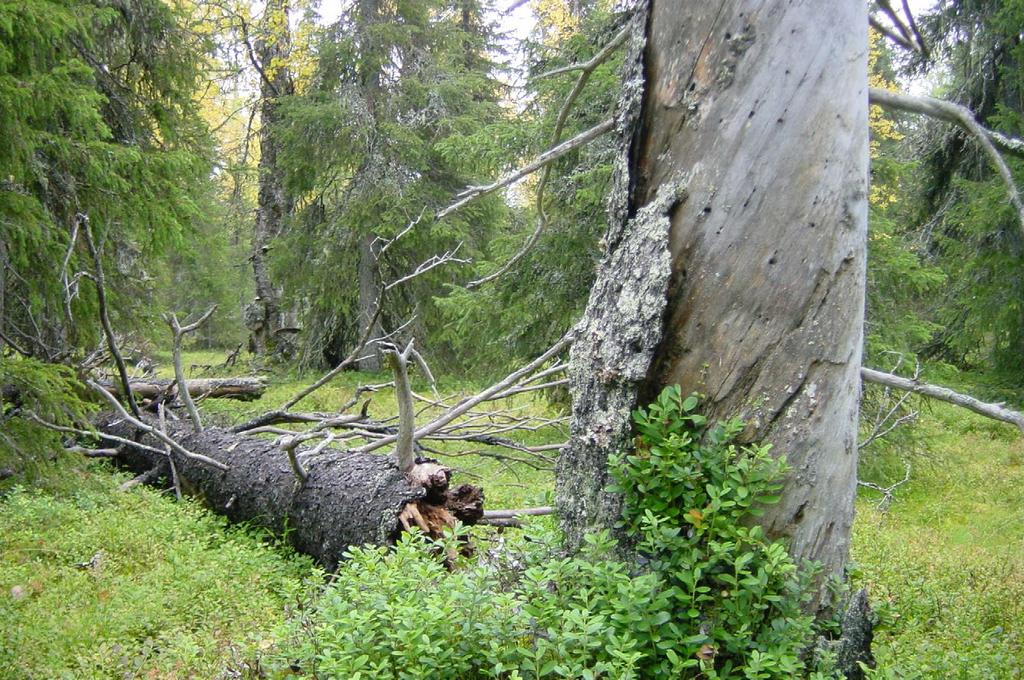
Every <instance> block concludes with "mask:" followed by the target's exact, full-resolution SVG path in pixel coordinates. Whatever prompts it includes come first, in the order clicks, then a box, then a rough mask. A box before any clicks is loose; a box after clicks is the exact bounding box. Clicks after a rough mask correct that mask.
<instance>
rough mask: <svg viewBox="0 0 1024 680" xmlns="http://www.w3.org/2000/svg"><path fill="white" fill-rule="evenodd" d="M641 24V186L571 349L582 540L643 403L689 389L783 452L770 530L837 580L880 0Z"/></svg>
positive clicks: (599, 519)
mask: <svg viewBox="0 0 1024 680" xmlns="http://www.w3.org/2000/svg"><path fill="white" fill-rule="evenodd" d="M645 27H646V29H647V30H646V39H647V45H646V49H645V51H644V52H643V60H642V61H641V62H639V63H640V65H641V67H642V69H643V73H644V76H645V82H646V85H645V89H644V90H643V95H642V106H643V108H642V115H641V118H640V120H639V121H637V124H634V125H630V124H629V120H630V117H629V114H628V111H629V110H631V109H632V108H633V107H634V106H635V104H631V102H632V101H633V100H634V99H635V97H636V94H635V90H636V87H637V86H636V85H635V81H636V77H637V75H636V74H637V63H636V62H631V61H629V60H627V68H628V70H627V73H626V83H627V88H626V99H625V102H624V104H625V106H624V108H625V110H626V111H627V113H626V114H624V115H623V121H624V125H623V128H622V133H623V139H624V140H625V143H624V153H623V156H622V159H621V161H620V163H621V165H622V166H623V167H624V168H625V170H626V172H627V173H628V174H626V176H627V177H628V178H629V179H628V182H624V181H622V180H621V179H620V180H619V181H618V183H617V185H616V192H615V194H614V196H613V199H612V202H611V227H610V232H609V233H610V235H609V239H608V241H609V255H608V256H607V257H606V258H605V260H604V262H603V263H602V265H601V268H600V271H599V274H598V279H597V284H596V286H595V291H594V294H593V295H591V298H590V302H589V303H588V307H587V311H586V312H585V315H584V319H583V321H582V322H581V326H582V328H583V329H584V332H583V333H581V340H583V343H581V344H580V346H579V347H574V351H573V365H572V370H571V375H572V386H573V395H574V410H573V423H572V433H573V436H572V443H571V444H570V448H569V451H568V454H567V455H565V456H563V458H564V460H563V461H562V462H561V464H560V470H559V510H560V512H561V513H562V516H563V526H564V528H565V530H566V533H567V535H568V536H569V542H570V546H572V545H575V544H578V541H579V537H580V536H581V535H582V531H584V530H585V529H586V527H587V526H590V525H595V524H596V525H599V526H610V525H611V524H612V522H613V521H614V519H616V518H617V516H616V514H615V512H616V511H615V500H614V499H611V498H609V495H608V494H606V493H604V492H603V487H604V484H605V478H606V474H607V469H606V461H607V455H608V454H609V453H612V452H614V451H616V450H620V449H621V448H622V447H623V446H624V445H625V444H626V437H628V434H629V411H630V409H631V408H633V407H635V406H636V405H637V404H638V403H645V402H647V401H649V400H650V399H651V398H652V397H653V396H654V395H656V393H657V392H658V391H659V390H660V388H661V387H662V386H664V385H667V384H680V385H681V386H682V388H683V390H684V391H698V392H701V393H703V394H705V395H706V396H707V401H706V404H705V408H706V410H707V411H708V415H709V416H710V417H711V418H724V417H732V416H739V417H741V418H743V419H744V420H746V421H747V423H748V426H747V429H746V430H745V432H744V433H743V438H744V439H745V440H746V441H767V442H770V443H772V444H773V445H774V450H775V452H776V453H777V454H779V455H785V456H786V458H787V460H788V462H789V464H790V466H791V468H792V472H791V474H790V475H789V477H788V479H787V481H786V487H785V490H784V496H783V500H782V501H781V502H780V503H779V504H778V505H774V506H771V507H770V508H768V511H767V513H766V514H765V516H764V517H763V519H762V522H763V523H764V525H765V527H766V528H767V529H768V531H769V534H770V535H772V536H774V537H777V536H786V537H788V538H789V539H790V544H791V551H792V552H793V554H794V555H795V557H796V558H797V559H804V558H806V559H812V560H818V561H820V562H822V563H823V565H824V567H825V570H826V573H835V574H839V573H841V571H842V568H843V566H844V564H845V560H846V556H847V551H848V543H849V532H850V528H851V525H852V520H853V498H854V494H855V491H856V460H857V455H856V434H857V409H858V385H859V369H860V354H861V343H862V327H863V307H864V267H865V244H866V226H867V191H866V190H867V157H868V147H867V129H868V128H867V30H866V27H867V14H866V6H863V5H861V4H858V3H848V2H825V3H823V2H797V3H783V2H754V1H752V0H750V1H746V2H744V1H739V0H733V1H728V2H723V3H714V4H702V3H686V4H682V5H680V4H679V3H675V2H669V1H668V0H655V1H654V2H652V3H651V5H650V18H649V21H647V22H646V23H645ZM862 29H863V30H862ZM639 37H640V36H639V35H638V30H637V31H635V35H634V38H635V39H634V48H633V49H634V55H636V54H639V52H638V50H637V48H636V43H637V42H638V40H637V39H638V38H639ZM620 174H622V171H621V169H620ZM666 186H667V187H668V188H669V190H668V192H667V193H668V195H669V196H671V197H673V198H672V200H671V201H668V202H666ZM680 187H683V188H685V190H686V195H685V197H684V196H683V195H682V194H681V193H680V191H679V189H680ZM684 198H685V200H683V199H684ZM652 207H653V208H654V209H653V211H652ZM652 212H653V213H654V214H652ZM658 215H664V218H661V217H658ZM659 230H665V233H664V234H663V235H659V234H658V232H659ZM644 234H648V235H647V236H646V237H644ZM642 239H644V242H645V243H647V244H648V245H647V247H642V246H641V245H640V240H642ZM659 239H664V240H665V242H666V243H667V251H668V252H667V254H663V253H661V252H659V250H658V248H659V245H658V244H660V242H661V241H659ZM664 258H669V260H670V263H671V264H670V268H671V274H670V276H666V273H665V271H664V266H663V264H662V262H663V260H664ZM662 307H663V308H664V314H662V311H661V309H662ZM652 315H656V316H657V319H658V321H655V323H654V324H653V326H654V327H655V328H658V327H660V328H659V329H658V330H652V329H651V327H650V326H649V325H648V324H650V323H651V321H650V317H651V316H652ZM641 329H642V330H641ZM652 343H656V346H655V347H653V348H652V346H651V344H652ZM640 373H643V375H640ZM581 490H582V493H583V498H582V499H578V498H575V495H577V494H579V493H581Z"/></svg>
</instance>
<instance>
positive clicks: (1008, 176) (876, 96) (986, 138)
mask: <svg viewBox="0 0 1024 680" xmlns="http://www.w3.org/2000/svg"><path fill="white" fill-rule="evenodd" d="M868 99H869V100H870V101H871V103H872V104H877V105H879V106H882V107H885V108H889V109H898V110H901V111H908V112H911V113H919V114H921V115H924V116H929V117H931V118H937V119H939V120H944V121H946V122H949V123H953V124H954V125H958V126H959V127H960V128H962V129H963V130H965V131H967V132H968V133H969V134H970V135H971V136H973V137H974V138H975V139H976V140H977V141H978V143H979V144H981V148H982V149H984V150H985V153H986V154H987V155H988V157H989V160H991V161H992V164H993V165H994V166H995V167H996V171H997V172H998V173H999V176H1000V177H1001V178H1002V180H1003V183H1004V184H1005V185H1006V193H1007V195H1008V196H1009V197H1010V203H1011V204H1013V207H1014V208H1015V209H1016V211H1017V220H1018V222H1019V224H1020V228H1021V232H1022V233H1024V201H1022V200H1021V196H1020V192H1019V191H1018V190H1017V184H1016V182H1015V181H1014V179H1013V174H1012V173H1011V172H1010V168H1009V166H1008V165H1007V164H1006V161H1004V160H1003V157H1002V156H1001V155H1000V154H999V149H1002V150H1003V151H1006V152H1008V153H1012V154H1015V155H1019V156H1021V157H1024V141H1021V140H1017V139H1010V138H1007V137H1005V136H1004V135H999V134H997V133H993V132H992V131H990V130H988V129H986V128H985V127H983V126H982V125H981V124H980V123H978V121H977V120H975V118H974V114H973V113H972V112H971V110H970V109H968V108H967V107H966V106H960V105H959V104H954V103H953V102H948V101H944V100H942V99H936V98H934V97H913V96H910V95H906V94H900V93H897V92H890V91H889V90H883V89H881V88H876V87H872V88H870V89H869V91H868ZM997 146H998V147H999V148H997Z"/></svg>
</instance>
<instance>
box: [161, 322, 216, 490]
mask: <svg viewBox="0 0 1024 680" xmlns="http://www.w3.org/2000/svg"><path fill="white" fill-rule="evenodd" d="M211 311H212V310H211ZM157 410H158V412H159V413H158V414H159V417H160V431H161V432H163V433H164V434H165V435H166V434H167V418H166V411H165V410H164V405H163V404H160V405H159V406H158V407H157ZM202 431H203V430H202V428H199V429H198V430H196V432H202ZM164 453H165V454H166V455H167V463H168V465H169V466H170V468H171V485H172V486H174V497H175V498H177V499H178V500H179V501H180V500H181V480H179V479H178V467H177V466H176V465H175V464H174V456H172V455H171V447H170V446H169V445H168V444H167V443H166V442H164Z"/></svg>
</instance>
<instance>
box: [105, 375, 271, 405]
mask: <svg viewBox="0 0 1024 680" xmlns="http://www.w3.org/2000/svg"><path fill="white" fill-rule="evenodd" d="M129 384H130V385H131V388H132V393H133V394H134V395H135V396H137V397H140V398H142V399H154V398H156V397H158V396H160V395H161V394H163V393H165V392H167V390H168V389H171V388H172V386H173V385H174V381H173V380H159V379H153V380H142V379H136V380H132V381H130V382H129ZM185 385H186V386H187V387H188V393H189V395H191V396H193V397H203V398H206V399H215V398H224V399H239V400H242V401H252V400H253V399H259V398H260V397H261V396H263V391H264V390H266V389H267V382H266V380H264V379H263V378H244V377H243V378H193V379H192V380H186V381H185ZM103 386H104V387H105V388H106V389H107V390H109V391H110V392H112V393H113V394H115V395H117V396H121V394H122V393H123V391H124V390H123V389H121V386H120V385H116V384H104V385H103Z"/></svg>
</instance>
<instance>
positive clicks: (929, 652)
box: [0, 353, 1024, 679]
mask: <svg viewBox="0 0 1024 680" xmlns="http://www.w3.org/2000/svg"><path fill="white" fill-rule="evenodd" d="M222 359H223V355H222V354H220V353H217V354H213V353H210V354H207V353H190V354H189V355H188V356H187V357H186V359H185V365H186V368H187V367H188V366H189V365H191V364H197V365H198V364H215V363H217V362H219V361H221V360H222ZM308 379H309V376H295V375H291V376H284V377H279V378H276V379H272V380H271V386H270V388H269V389H268V391H267V393H266V394H265V395H264V397H263V398H262V399H261V400H260V401H258V402H251V403H238V402H230V401H214V400H211V401H209V402H206V404H205V405H204V409H205V411H206V412H207V413H210V414H217V415H216V416H212V417H214V418H220V419H224V420H238V419H241V418H243V417H244V416H246V415H249V414H253V413H258V412H261V411H264V410H266V409H268V408H271V407H273V406H276V405H277V404H279V403H280V402H282V401H283V400H284V399H285V398H287V397H288V396H290V395H291V394H292V393H294V391H295V390H296V389H298V388H299V387H300V386H302V385H303V384H305V383H306V382H308ZM386 379H387V378H386V377H385V376H383V375H376V376H372V375H365V374H359V373H349V374H345V375H343V376H341V377H339V379H337V380H336V381H335V382H334V383H332V384H331V385H330V386H328V387H326V388H324V389H322V390H320V391H319V392H317V393H316V394H315V395H314V396H313V397H311V398H310V399H309V403H305V404H303V405H302V406H303V407H305V408H308V409H310V410H313V409H318V410H329V409H330V408H331V406H332V405H337V404H339V403H341V402H343V401H344V400H345V399H346V398H347V397H348V395H350V394H351V393H352V391H353V390H354V389H355V387H356V386H357V385H358V384H359V383H364V384H365V383H372V382H383V381H385V380H386ZM442 382H443V384H442V385H441V386H439V389H440V392H441V393H442V394H447V393H452V392H456V391H460V390H462V391H467V392H469V391H473V390H474V387H476V386H474V385H470V384H457V383H445V382H444V381H442ZM420 387H424V386H422V385H421V386H420ZM507 406H516V407H521V408H524V409H526V410H532V411H534V412H537V413H545V412H546V413H550V412H551V410H552V409H551V407H550V406H548V405H547V404H546V403H545V402H544V400H543V399H542V398H541V397H539V396H531V395H522V396H521V397H519V398H517V400H516V402H515V403H514V404H508V405H507ZM393 409H394V403H393V398H392V397H391V395H390V394H389V393H388V392H387V391H386V390H385V391H381V392H378V393H376V394H374V395H373V402H372V404H371V413H372V414H374V415H377V416H382V415H384V414H390V413H393V412H394V411H393ZM550 430H553V428H551V429H550ZM557 436H558V434H557V433H556V432H554V431H548V432H537V433H531V437H532V438H533V439H534V442H531V443H542V442H548V441H557V439H555V437H557ZM901 448H902V452H898V451H896V450H889V451H887V452H885V453H877V454H873V455H872V457H871V458H870V459H869V460H868V461H867V463H866V468H867V469H866V470H865V474H866V475H867V476H868V477H869V478H871V479H874V480H876V481H882V479H890V480H891V479H894V478H895V479H899V478H901V477H902V476H903V461H904V460H909V461H910V462H911V463H912V476H911V479H910V481H909V482H908V483H907V484H905V485H903V486H900V487H899V488H898V489H897V490H896V495H895V498H894V500H893V502H892V503H891V505H890V506H889V507H888V508H887V509H880V508H879V507H878V506H877V501H878V494H877V493H875V492H872V491H870V490H862V492H861V497H860V499H859V500H858V516H857V521H856V525H855V529H854V544H853V559H854V562H855V575H856V580H857V582H858V583H859V584H863V585H867V586H868V587H869V589H870V593H871V598H872V601H873V602H874V604H875V605H876V606H877V607H878V609H879V613H880V617H881V619H882V621H881V626H880V628H879V631H878V634H877V637H876V645H875V650H876V654H877V655H878V657H879V661H880V663H881V666H882V670H881V672H880V673H879V674H878V677H894V678H903V677H907V678H909V677H930V678H1019V677H1022V673H1024V671H1022V667H1024V661H1022V660H1024V504H1022V503H1021V500H1020V499H1021V490H1022V489H1024V440H1022V439H1021V437H1020V435H1019V433H1018V432H1017V431H1016V430H1015V429H1014V428H1012V427H1009V426H1004V425H1002V424H998V423H992V422H991V421H987V420H985V419H982V418H981V417H979V416H975V415H973V414H970V413H966V412H964V411H962V410H958V409H954V408H953V407H947V406H945V405H938V406H934V407H931V408H928V409H927V410H926V411H925V413H924V414H923V415H922V418H921V421H920V422H919V423H918V424H917V425H915V426H914V434H913V436H912V437H909V438H907V442H906V444H905V446H903V447H901ZM893 449H895V447H893ZM907 451H912V453H910V454H907V453H906V452H907ZM446 462H448V463H449V464H451V465H452V466H453V467H454V468H456V477H455V480H456V482H469V483H473V484H480V485H482V486H484V487H485V489H486V492H487V507H489V508H511V507H523V506H531V505H547V504H550V502H551V494H552V491H553V486H554V484H553V476H552V473H551V472H550V471H547V470H536V469H532V468H529V467H526V466H523V465H521V464H510V463H508V462H506V461H501V460H496V459H494V458H487V457H480V456H475V455H468V456H459V457H452V458H448V459H447V461H446ZM3 463H4V461H0V465H2V464H3ZM125 479H126V477H125V475H124V474H122V473H119V472H116V471H114V470H113V469H111V468H110V467H109V466H108V465H107V464H106V463H104V462H99V461H84V460H81V459H77V458H73V457H70V456H58V457H57V458H56V460H55V461H52V462H47V463H45V464H41V465H39V467H38V470H36V471H35V472H34V477H33V483H32V488H24V487H19V488H12V487H10V486H9V485H8V486H0V494H3V496H2V498H0V678H12V679H14V678H46V679H49V678H61V677H71V678H79V677H83V678H91V677H102V678H107V677H111V678H113V677H118V678H122V677H153V678H184V677H197V678H221V677H222V678H230V677H255V671H256V669H258V668H259V667H260V659H261V658H262V657H263V656H264V655H266V654H268V653H270V650H273V653H274V654H276V655H277V656H278V657H280V656H281V655H282V654H284V655H287V649H281V645H282V644H286V643H285V642H282V641H281V640H280V639H279V637H278V636H277V633H276V631H280V630H281V629H282V626H285V625H286V624H287V622H288V621H289V620H294V618H295V617H296V616H297V612H300V611H301V610H302V609H303V608H304V607H306V606H308V604H309V603H310V602H315V598H316V595H317V593H318V592H319V586H320V584H321V583H322V582H323V580H324V575H323V574H322V573H320V572H319V571H318V570H316V569H315V568H314V567H313V566H312V565H311V563H310V562H309V561H308V560H307V559H306V558H304V557H302V556H298V555H295V554H294V553H293V552H291V551H290V550H288V549H287V548H285V547H283V546H282V545H281V544H280V542H279V541H277V540H275V539H273V538H272V537H268V536H267V535H265V534H263V533H260V532H258V531H254V530H251V529H246V528H239V527H229V526H226V524H225V523H224V522H223V521H222V520H221V519H219V518H217V517H215V516H213V515H211V514H210V513H208V512H207V511H205V510H204V509H203V508H202V507H201V506H200V504H199V503H198V502H195V501H187V502H184V503H176V502H175V501H174V498H173V494H167V493H160V492H158V491H155V490H152V489H144V488H135V489H132V490H131V491H128V492H121V491H119V490H118V486H119V485H120V483H121V482H123V481H124V480H125ZM539 521H542V522H547V521H550V520H543V519H542V520H539Z"/></svg>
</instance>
